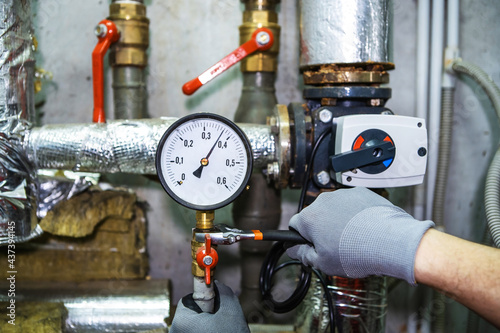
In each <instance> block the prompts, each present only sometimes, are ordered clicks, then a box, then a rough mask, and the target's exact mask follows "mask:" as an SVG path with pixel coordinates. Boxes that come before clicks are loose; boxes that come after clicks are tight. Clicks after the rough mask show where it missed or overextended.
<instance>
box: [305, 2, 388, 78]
mask: <svg viewBox="0 0 500 333" xmlns="http://www.w3.org/2000/svg"><path fill="white" fill-rule="evenodd" d="M392 10H393V9H392V0H349V1H343V0H301V1H300V33H301V39H300V41H301V46H300V50H301V52H300V53H301V55H300V66H301V68H303V69H305V68H307V67H309V66H317V65H322V64H357V63H383V64H387V67H388V69H389V68H393V67H394V65H393V64H392V58H393V57H392Z"/></svg>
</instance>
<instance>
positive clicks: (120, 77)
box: [112, 66, 148, 119]
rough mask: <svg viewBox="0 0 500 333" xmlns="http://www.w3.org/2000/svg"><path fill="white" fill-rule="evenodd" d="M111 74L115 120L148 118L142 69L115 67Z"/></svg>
mask: <svg viewBox="0 0 500 333" xmlns="http://www.w3.org/2000/svg"><path fill="white" fill-rule="evenodd" d="M112 72H113V98H114V112H115V119H143V118H148V115H147V91H146V80H145V77H144V69H143V68H140V67H134V66H115V67H113V69H112Z"/></svg>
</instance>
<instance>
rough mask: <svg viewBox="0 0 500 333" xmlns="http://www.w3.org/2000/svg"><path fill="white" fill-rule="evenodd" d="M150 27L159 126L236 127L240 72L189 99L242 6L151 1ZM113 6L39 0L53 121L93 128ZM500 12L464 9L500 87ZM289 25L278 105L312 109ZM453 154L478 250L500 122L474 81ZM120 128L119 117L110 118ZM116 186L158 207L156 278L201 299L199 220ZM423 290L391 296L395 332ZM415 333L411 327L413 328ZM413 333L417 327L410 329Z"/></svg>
mask: <svg viewBox="0 0 500 333" xmlns="http://www.w3.org/2000/svg"><path fill="white" fill-rule="evenodd" d="M145 3H146V5H147V10H148V16H149V18H150V21H151V23H150V34H151V35H150V48H149V67H148V70H147V71H148V79H147V86H148V94H149V102H148V113H149V115H150V116H151V117H160V116H175V117H180V116H183V115H187V114H190V113H193V112H199V111H208V112H214V113H219V114H222V115H224V116H227V117H228V118H232V117H233V114H234V111H235V109H236V106H237V102H238V98H239V95H240V90H241V73H240V71H239V68H238V66H235V67H234V68H232V69H230V70H229V71H228V72H227V73H225V74H224V75H223V76H222V77H219V78H217V79H216V80H215V81H213V82H211V83H210V84H209V85H208V86H207V87H204V88H202V89H201V90H200V91H199V92H198V93H196V94H195V95H194V96H192V97H186V96H184V95H183V94H182V93H181V86H182V84H183V83H184V82H186V81H187V80H189V79H192V78H193V77H195V76H196V75H197V74H199V73H201V72H202V71H203V70H204V69H206V68H208V67H209V66H210V65H212V64H213V63H215V62H216V61H217V60H219V59H220V58H221V57H222V56H223V55H225V54H227V53H229V52H230V51H231V50H233V49H234V48H236V46H237V45H238V42H239V32H238V26H239V25H240V23H241V16H242V5H241V4H240V2H239V1H238V0H190V1H170V0H165V1H159V0H157V1H151V0H149V1H148V0H146V1H145ZM108 5H109V2H108V1H104V0H92V1H78V2H76V1H70V0H44V1H33V8H34V21H35V29H36V30H35V32H36V37H37V38H38V41H39V52H38V55H37V57H38V63H37V65H38V66H39V67H42V68H44V69H45V70H48V71H51V72H52V73H53V75H54V79H53V81H52V82H49V83H47V84H45V86H44V89H43V92H42V93H41V94H39V96H37V101H38V102H39V104H42V103H43V105H41V106H40V107H39V108H38V110H39V111H40V112H41V113H43V117H42V120H41V121H42V123H43V124H50V123H84V122H90V121H91V118H92V116H91V113H92V81H91V58H90V54H91V52H92V49H93V48H94V46H95V44H96V37H95V36H94V33H93V29H94V26H95V25H96V24H97V23H98V22H99V21H100V20H101V19H103V18H106V17H107V15H108V12H109V10H108ZM416 6H417V2H416V1H404V0H394V8H395V9H394V20H395V29H394V33H395V39H394V51H395V56H394V61H395V63H396V69H395V70H394V71H392V72H391V84H390V85H391V87H392V88H393V98H392V100H391V101H390V102H389V104H388V106H389V107H390V108H392V109H393V111H394V112H395V113H397V114H402V115H413V114H414V110H415V102H416V101H415V89H416V88H415V77H416V76H417V75H419V73H416V69H415V67H416V59H415V54H416V27H417V22H416V12H417V8H416ZM498 17H500V3H499V2H498V1H497V0H462V1H461V29H460V42H461V49H462V56H463V58H464V59H465V60H468V61H471V62H474V63H476V64H479V65H481V66H483V68H484V69H485V70H486V71H487V72H488V73H489V74H490V75H491V76H492V78H493V79H494V80H495V81H496V82H497V83H498V82H500V66H499V63H498V54H499V53H500V43H499V42H498V31H500V20H499V19H498ZM279 23H280V24H281V26H282V34H281V50H280V57H279V71H278V80H277V83H276V88H277V96H278V101H279V102H280V103H282V104H288V103H289V102H296V101H301V100H302V98H301V95H302V94H301V78H300V75H299V72H298V27H297V26H298V18H297V3H296V1H293V0H282V4H281V6H280V12H279ZM110 85H111V77H110V73H109V71H108V75H107V81H106V86H107V87H108V88H107V90H106V97H107V106H108V114H112V112H111V110H112V105H111V89H110ZM455 104H456V108H457V109H456V116H455V119H454V132H453V136H454V146H453V149H452V161H451V162H452V163H451V169H450V174H449V185H448V189H449V194H448V196H447V201H446V207H445V214H446V226H447V228H448V230H449V232H450V233H452V234H455V235H458V236H461V237H465V238H468V239H473V240H479V239H480V238H481V235H482V233H483V230H484V222H483V218H482V217H483V215H484V214H483V213H482V210H483V204H482V191H483V188H484V186H483V182H484V177H485V173H486V168H487V164H488V163H489V160H490V158H491V156H492V155H491V154H492V152H493V151H494V150H495V149H496V146H497V142H498V139H499V131H498V121H497V119H496V116H495V115H494V112H493V110H492V107H491V105H490V103H489V102H488V100H487V99H486V98H485V96H484V94H483V93H482V92H481V90H480V88H478V87H477V86H476V85H475V84H474V83H473V82H471V81H470V80H462V79H461V80H460V81H459V82H458V85H457V96H456V102H455ZM108 117H109V118H112V117H110V116H108ZM106 181H109V182H112V183H116V184H125V185H128V186H130V187H132V188H134V189H135V190H136V191H137V193H138V195H139V196H140V197H141V198H142V200H144V201H146V202H147V203H148V205H149V207H150V208H149V211H148V220H149V238H148V251H149V254H150V259H151V273H150V275H151V277H152V278H169V279H172V280H173V292H172V294H173V297H174V302H176V301H177V300H178V299H179V298H180V297H182V296H183V295H185V294H187V293H189V292H191V288H192V286H191V278H190V277H191V275H190V264H189V261H190V259H189V256H190V244H189V240H190V237H191V231H190V229H191V228H192V227H193V226H194V214H193V213H192V212H189V211H188V210H187V209H184V208H182V207H179V206H178V205H176V204H174V203H173V201H172V200H171V199H170V198H169V197H168V196H167V195H166V194H165V193H164V192H163V190H162V189H161V187H160V185H159V184H158V183H156V182H153V181H151V180H148V179H146V178H143V177H141V176H137V177H128V176H127V177H126V178H124V177H121V176H119V175H118V176H108V177H106ZM410 194H411V191H410V190H409V189H403V190H398V191H395V192H394V198H395V199H396V200H397V203H399V204H404V205H405V208H407V209H409V210H411V209H412V207H411V206H409V205H408V202H410V201H408V200H406V199H407V198H408V196H409V195H410ZM284 197H285V200H284V203H283V207H282V208H283V221H282V225H283V227H286V226H287V221H288V219H289V217H290V216H291V215H292V214H293V213H294V211H295V209H296V208H295V207H296V203H297V197H298V193H296V191H290V190H289V191H285V194H284ZM216 219H217V222H219V223H229V224H230V223H231V222H232V221H231V214H230V209H228V208H226V209H223V210H221V211H220V212H219V211H218V212H217V216H216ZM220 257H221V259H222V260H221V265H220V267H219V268H218V272H217V275H218V278H219V279H220V280H222V281H223V282H225V283H227V284H229V285H230V286H231V287H232V288H233V289H234V290H235V291H236V292H238V289H239V287H238V285H239V271H238V268H237V265H236V263H237V260H238V251H237V249H236V247H234V246H233V247H230V248H227V247H226V248H224V249H222V250H221V251H220ZM420 294H421V293H420V292H419V291H418V289H417V290H416V289H410V288H408V287H406V286H399V287H397V288H396V290H395V292H394V295H393V296H392V297H391V305H390V315H389V317H388V318H389V319H388V331H391V332H393V331H402V329H403V327H404V325H405V323H406V320H407V319H408V318H414V316H413V314H414V313H415V312H416V310H417V309H418V305H417V304H418V300H419V299H420ZM450 308H451V309H452V310H451V311H450V314H449V316H448V317H449V323H450V325H451V326H452V328H451V329H450V330H449V331H450V332H451V331H453V332H465V330H466V329H465V319H466V318H467V314H466V310H465V309H464V308H463V307H461V306H455V305H452V306H451V307H450ZM410 327H411V325H410ZM410 331H411V329H410Z"/></svg>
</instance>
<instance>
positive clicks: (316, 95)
mask: <svg viewBox="0 0 500 333" xmlns="http://www.w3.org/2000/svg"><path fill="white" fill-rule="evenodd" d="M391 95H392V90H391V88H378V87H314V88H306V89H304V98H306V99H321V98H344V99H357V98H366V99H389V98H391Z"/></svg>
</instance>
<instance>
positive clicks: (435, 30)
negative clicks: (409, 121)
mask: <svg viewBox="0 0 500 333" xmlns="http://www.w3.org/2000/svg"><path fill="white" fill-rule="evenodd" d="M431 29H432V31H431V36H432V39H431V63H430V87H429V111H428V115H427V119H428V120H427V124H428V125H427V126H428V129H427V131H428V133H429V155H428V156H429V157H428V160H427V184H426V187H427V194H426V215H425V218H426V219H431V218H432V202H433V200H434V183H435V181H436V166H437V155H438V143H439V117H440V116H439V114H440V101H441V78H442V71H443V38H444V31H443V30H444V0H434V1H433V2H432V28H431Z"/></svg>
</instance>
